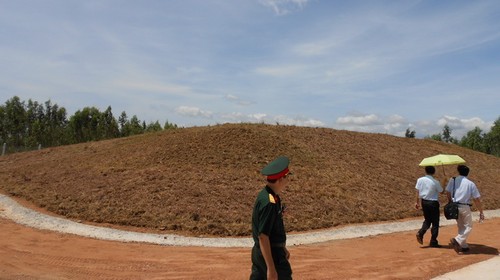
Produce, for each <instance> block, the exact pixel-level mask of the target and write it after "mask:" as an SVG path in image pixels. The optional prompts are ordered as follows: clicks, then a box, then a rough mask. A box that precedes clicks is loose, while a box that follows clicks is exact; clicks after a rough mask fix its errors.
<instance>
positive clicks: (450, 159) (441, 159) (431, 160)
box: [419, 154, 465, 166]
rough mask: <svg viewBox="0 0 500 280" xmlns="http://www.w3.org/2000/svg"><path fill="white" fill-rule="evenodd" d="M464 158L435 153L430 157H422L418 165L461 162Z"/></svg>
mask: <svg viewBox="0 0 500 280" xmlns="http://www.w3.org/2000/svg"><path fill="white" fill-rule="evenodd" d="M462 163H465V160H464V159H463V158H461V157H459V156H457V155H443V154H439V155H435V156H432V157H428V158H424V159H423V160H422V161H421V162H420V164H419V166H437V165H449V164H462Z"/></svg>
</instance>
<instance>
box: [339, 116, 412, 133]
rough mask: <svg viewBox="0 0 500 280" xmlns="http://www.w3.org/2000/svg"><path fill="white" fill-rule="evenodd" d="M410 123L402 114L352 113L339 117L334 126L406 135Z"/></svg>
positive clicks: (360, 130)
mask: <svg viewBox="0 0 500 280" xmlns="http://www.w3.org/2000/svg"><path fill="white" fill-rule="evenodd" d="M409 126H410V125H409V124H408V122H407V121H406V119H405V118H404V117H402V116H400V115H391V116H388V117H383V116H379V115H376V114H350V115H347V116H345V117H339V118H337V120H336V122H335V124H334V128H337V129H345V130H352V131H359V132H370V133H387V134H392V135H397V136H404V133H405V131H406V128H408V127H409Z"/></svg>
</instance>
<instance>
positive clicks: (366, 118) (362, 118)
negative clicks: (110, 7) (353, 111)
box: [336, 114, 381, 126]
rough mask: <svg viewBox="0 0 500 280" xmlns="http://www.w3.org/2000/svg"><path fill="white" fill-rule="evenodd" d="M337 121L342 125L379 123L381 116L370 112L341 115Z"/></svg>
mask: <svg viewBox="0 0 500 280" xmlns="http://www.w3.org/2000/svg"><path fill="white" fill-rule="evenodd" d="M336 123H337V124H339V125H342V126H370V125H379V124H381V121H380V118H379V116H377V115H375V114H370V115H351V116H345V117H340V118H338V119H337V121H336Z"/></svg>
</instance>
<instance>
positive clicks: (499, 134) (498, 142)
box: [484, 117, 500, 157]
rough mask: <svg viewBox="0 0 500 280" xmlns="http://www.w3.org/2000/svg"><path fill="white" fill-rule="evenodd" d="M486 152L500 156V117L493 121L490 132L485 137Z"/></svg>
mask: <svg viewBox="0 0 500 280" xmlns="http://www.w3.org/2000/svg"><path fill="white" fill-rule="evenodd" d="M484 142H485V146H486V152H487V153H488V154H491V155H494V156H497V157H500V117H499V118H498V119H497V120H496V121H495V122H494V123H493V126H492V127H491V130H490V132H488V133H487V134H486V135H485V137H484Z"/></svg>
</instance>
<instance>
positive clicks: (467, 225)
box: [446, 165, 484, 253]
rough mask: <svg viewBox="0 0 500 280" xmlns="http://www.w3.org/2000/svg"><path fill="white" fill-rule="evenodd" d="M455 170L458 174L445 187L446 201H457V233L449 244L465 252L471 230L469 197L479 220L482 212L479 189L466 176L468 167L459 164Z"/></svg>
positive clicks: (482, 214) (482, 217)
mask: <svg viewBox="0 0 500 280" xmlns="http://www.w3.org/2000/svg"><path fill="white" fill-rule="evenodd" d="M457 170H458V174H459V176H458V177H453V178H451V179H450V181H449V182H448V186H447V187H446V191H447V196H448V201H454V202H457V203H458V219H457V227H458V235H457V236H456V237H455V238H452V239H451V240H450V244H451V245H452V246H453V249H454V250H455V251H456V252H457V253H465V252H468V251H469V245H468V244H467V238H468V237H469V234H470V233H471V231H472V213H471V210H470V207H471V206H472V205H471V199H472V200H474V204H475V205H476V207H477V209H478V210H479V213H480V214H479V222H482V221H483V220H484V213H483V206H482V205H481V199H480V197H481V195H480V194H479V190H478V189H477V186H476V184H474V182H472V181H471V180H469V179H468V178H467V176H468V175H469V168H468V167H467V166H465V165H459V166H458V167H457Z"/></svg>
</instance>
